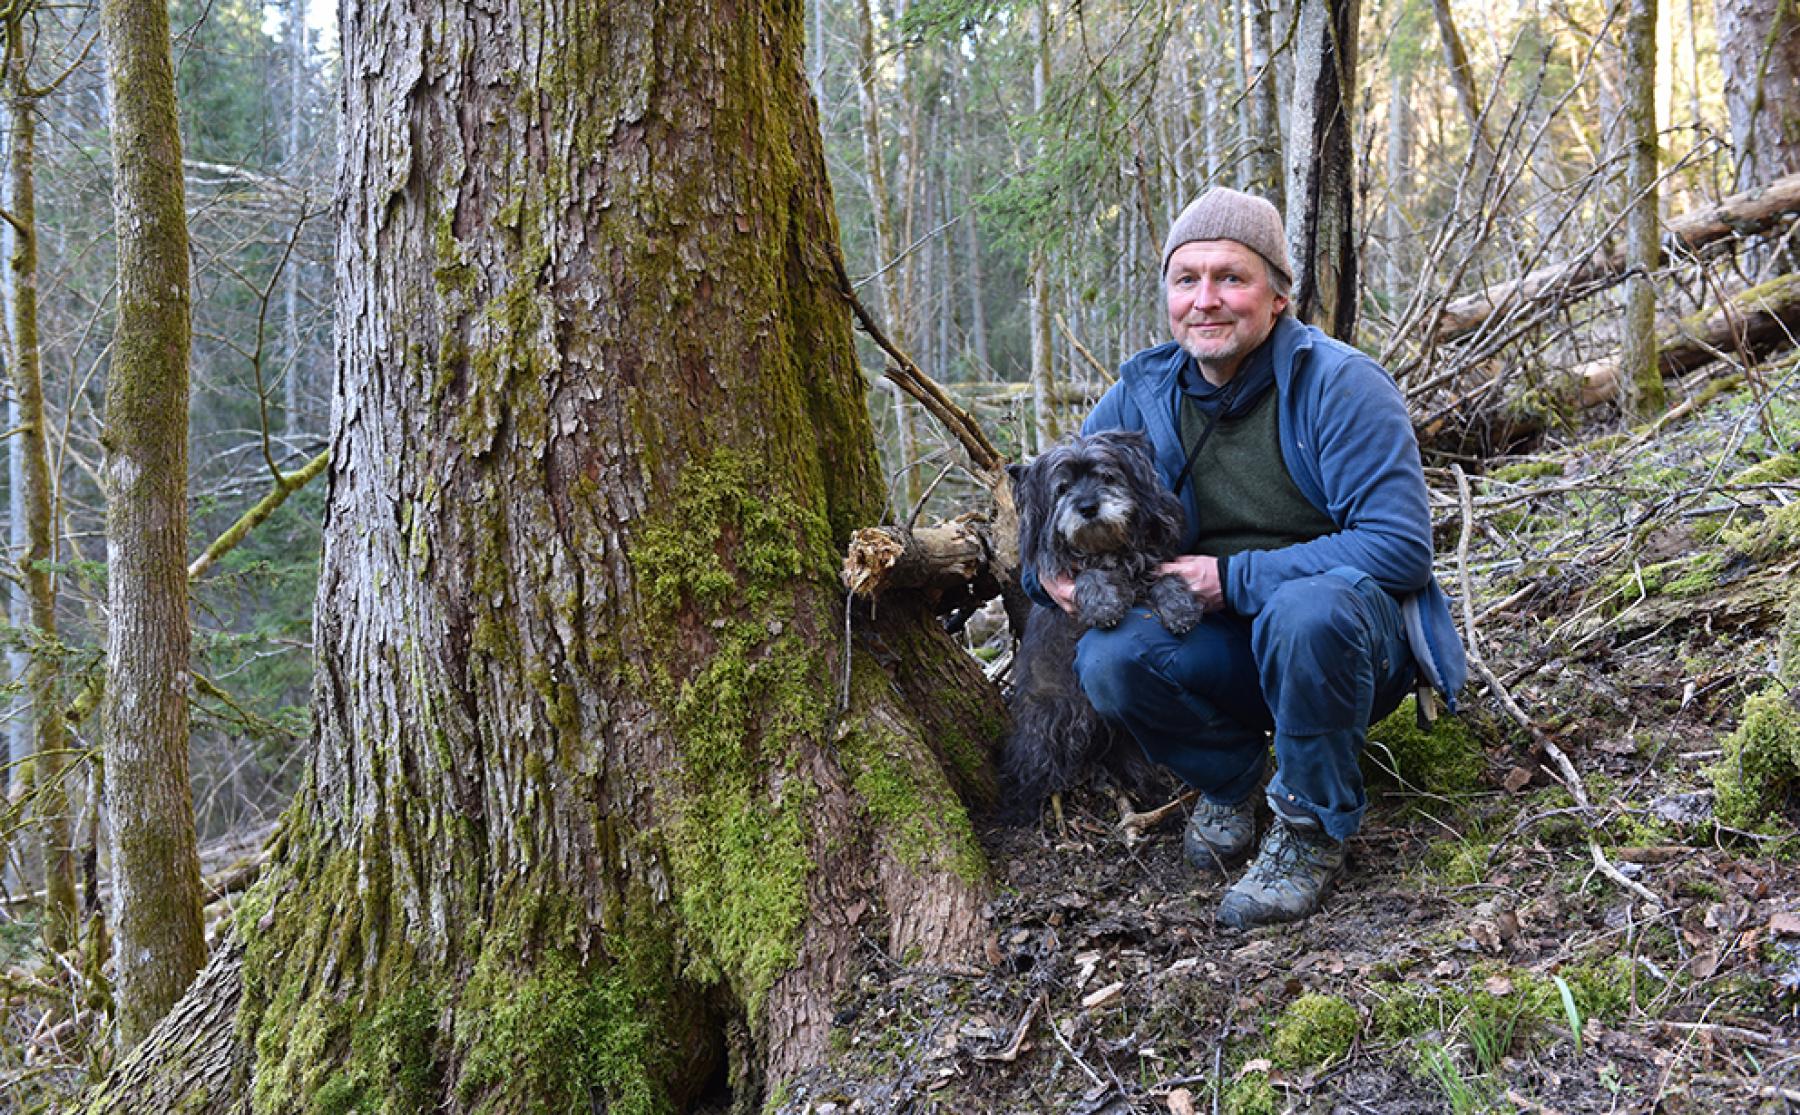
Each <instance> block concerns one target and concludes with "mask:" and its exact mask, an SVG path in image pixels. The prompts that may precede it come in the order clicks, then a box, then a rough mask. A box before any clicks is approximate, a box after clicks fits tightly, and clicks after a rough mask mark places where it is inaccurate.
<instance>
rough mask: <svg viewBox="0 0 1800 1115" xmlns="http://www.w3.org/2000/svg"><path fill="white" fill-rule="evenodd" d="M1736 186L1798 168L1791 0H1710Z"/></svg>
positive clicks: (1799, 42)
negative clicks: (1734, 152)
mask: <svg viewBox="0 0 1800 1115" xmlns="http://www.w3.org/2000/svg"><path fill="white" fill-rule="evenodd" d="M1714 12H1715V19H1716V23H1717V27H1718V36H1719V67H1720V69H1722V70H1723V71H1724V72H1725V73H1726V74H1728V75H1730V79H1729V80H1727V81H1726V82H1725V111H1726V114H1727V116H1729V117H1730V120H1731V142H1732V145H1733V146H1734V147H1735V148H1736V149H1737V187H1738V188H1739V189H1743V188H1746V187H1748V186H1750V185H1752V184H1753V183H1757V182H1767V181H1768V180H1770V179H1771V178H1774V177H1776V176H1777V175H1783V174H1794V173H1797V172H1800V9H1796V7H1795V4H1794V0H1715V4H1714Z"/></svg>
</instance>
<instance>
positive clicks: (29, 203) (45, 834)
mask: <svg viewBox="0 0 1800 1115" xmlns="http://www.w3.org/2000/svg"><path fill="white" fill-rule="evenodd" d="M24 23H25V20H24V18H23V17H22V16H20V15H15V16H13V17H11V18H9V19H8V20H7V21H6V25H5V28H4V30H5V35H6V44H5V51H6V53H5V74H4V77H3V80H4V83H5V97H6V107H7V116H8V123H9V125H10V127H9V133H10V134H9V143H8V150H7V155H8V160H7V161H8V167H7V170H8V174H7V198H6V206H7V212H8V214H9V215H10V216H11V218H12V220H11V222H9V224H8V226H7V230H8V234H9V235H8V239H9V240H10V242H11V248H12V250H11V252H10V253H8V254H9V256H10V259H9V261H8V262H9V273H8V276H7V281H6V294H7V298H6V336H7V339H8V340H9V341H10V342H11V347H10V350H9V351H8V352H7V364H8V369H7V370H8V371H9V372H10V373H11V376H12V382H13V387H14V390H15V391H16V392H17V394H18V421H17V423H16V424H15V425H14V426H13V427H12V429H13V430H15V431H16V433H17V441H18V444H19V450H18V451H19V458H20V461H19V463H20V468H19V470H18V472H17V474H16V478H15V481H14V482H15V483H18V484H20V485H21V486H20V489H19V491H18V495H19V496H20V497H22V498H21V504H22V506H21V508H20V510H22V511H23V513H24V521H23V523H22V524H21V525H22V526H23V527H24V542H25V545H24V547H23V548H22V549H21V550H20V553H19V574H20V580H21V581H22V582H23V584H24V587H25V596H26V599H27V601H28V608H27V614H28V617H29V621H30V629H31V634H30V640H31V655H30V659H29V665H28V666H27V667H26V670H25V690H26V693H27V694H28V695H29V696H30V701H31V711H30V716H29V719H28V721H27V723H28V724H29V725H30V731H31V742H30V744H29V746H28V747H26V748H25V749H24V751H25V753H26V754H28V755H30V756H31V766H32V779H31V781H32V785H31V787H30V792H31V794H32V801H33V805H32V810H31V812H32V816H33V818H34V819H35V821H36V824H35V825H34V826H33V828H34V829H35V830H36V835H37V849H38V859H39V862H40V863H41V864H42V867H43V879H44V894H45V902H44V912H43V914H44V922H43V925H44V943H45V944H46V945H48V946H49V947H50V948H52V949H55V950H58V951H60V950H63V949H66V948H68V947H69V945H70V944H71V942H73V941H74V939H75V922H76V910H75V853H74V849H73V846H72V845H71V843H70V839H69V793H68V788H67V786H66V785H65V784H64V768H65V766H66V762H65V755H64V752H65V751H66V750H67V747H68V741H67V738H66V737H67V729H66V726H65V723H64V721H63V717H62V688H63V687H62V667H61V664H60V660H59V659H60V656H59V653H58V647H57V639H56V583H55V581H54V580H52V578H51V575H50V567H51V564H52V563H53V562H54V561H55V560H56V551H55V546H54V542H53V539H54V537H55V529H54V515H55V511H54V509H53V508H52V501H51V491H52V489H53V488H54V486H55V485H54V483H53V482H52V480H51V474H50V450H49V436H48V430H47V428H46V425H47V423H46V417H45V414H44V380H43V372H42V361H41V360H40V358H39V347H38V301H37V295H38V273H37V265H38V253H37V193H36V186H35V176H36V172H37V167H36V161H37V105H38V101H37V97H36V95H35V94H34V92H33V90H32V87H31V80H30V76H29V74H28V73H27V72H26V61H27V59H28V58H29V57H30V53H29V50H28V44H27V43H26V41H25V38H24V36H23V34H22V31H23V25H24Z"/></svg>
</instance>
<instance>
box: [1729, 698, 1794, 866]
mask: <svg viewBox="0 0 1800 1115" xmlns="http://www.w3.org/2000/svg"><path fill="white" fill-rule="evenodd" d="M1794 692H1796V691H1792V690H1785V689H1783V688H1782V687H1781V686H1780V685H1779V684H1771V685H1769V686H1767V687H1765V688H1764V689H1763V690H1762V692H1760V693H1757V694H1756V695H1754V696H1752V697H1751V698H1750V699H1749V700H1747V701H1745V702H1744V713H1743V718H1742V720H1741V721H1740V722H1739V724H1738V727H1737V730H1736V731H1734V732H1732V733H1731V735H1729V736H1727V737H1726V738H1725V742H1724V745H1723V748H1724V754H1723V755H1721V756H1720V758H1719V762H1718V764H1717V765H1715V766H1714V767H1713V768H1712V772H1711V773H1712V783H1713V791H1714V794H1715V809H1716V811H1717V813H1718V817H1719V820H1721V821H1723V822H1724V823H1725V824H1727V825H1730V826H1731V827H1733V828H1740V829H1752V830H1763V829H1766V828H1768V827H1769V826H1770V822H1771V821H1772V820H1773V817H1772V814H1773V813H1774V811H1775V810H1776V809H1777V808H1778V807H1779V806H1780V804H1781V801H1782V798H1783V797H1784V796H1785V794H1786V793H1787V791H1788V790H1789V789H1790V788H1791V787H1792V786H1793V784H1794V781H1795V779H1796V778H1800V709H1796V707H1795V703H1794V699H1793V694H1794Z"/></svg>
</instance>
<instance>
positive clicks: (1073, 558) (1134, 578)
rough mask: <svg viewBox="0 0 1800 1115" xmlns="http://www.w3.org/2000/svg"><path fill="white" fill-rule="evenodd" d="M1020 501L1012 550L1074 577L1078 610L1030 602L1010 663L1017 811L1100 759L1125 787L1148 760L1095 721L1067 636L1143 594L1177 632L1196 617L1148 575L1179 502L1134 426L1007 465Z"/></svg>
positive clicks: (1040, 567)
mask: <svg viewBox="0 0 1800 1115" xmlns="http://www.w3.org/2000/svg"><path fill="white" fill-rule="evenodd" d="M1008 473H1009V474H1010V476H1011V477H1012V482H1013V496H1014V501H1015V502H1016V503H1017V505H1018V508H1019V557H1020V561H1021V563H1022V564H1023V565H1025V566H1027V567H1029V568H1031V569H1034V570H1035V571H1036V572H1037V574H1038V576H1039V577H1040V578H1047V577H1050V576H1062V577H1067V576H1073V577H1074V579H1075V614H1074V615H1072V616H1071V615H1069V614H1067V613H1065V612H1064V611H1062V610H1061V609H1060V608H1033V609H1031V615H1030V617H1029V618H1028V619H1027V621H1026V624H1025V635H1024V638H1023V639H1021V640H1020V642H1019V651H1018V655H1017V657H1016V658H1015V659H1014V665H1013V677H1014V686H1013V695H1012V710H1013V724H1014V728H1013V733H1012V736H1011V737H1010V738H1009V739H1008V740H1007V743H1006V751H1005V755H1004V758H1003V761H1002V773H1003V775H1004V777H1005V779H1006V782H1007V784H1008V787H1009V789H1010V791H1011V793H1010V795H1009V796H1010V798H1011V802H1010V805H1011V810H1010V811H1011V812H1012V813H1013V814H1014V815H1015V816H1029V815H1031V814H1032V813H1035V811H1036V809H1037V807H1038V806H1039V804H1041V803H1042V801H1043V800H1044V798H1045V797H1047V796H1048V795H1050V794H1052V793H1057V792H1060V791H1062V790H1065V789H1068V788H1070V787H1072V786H1073V785H1074V784H1075V783H1076V782H1077V781H1078V780H1079V778H1080V776H1081V774H1082V772H1083V771H1084V770H1085V769H1086V768H1087V767H1088V766H1089V765H1091V764H1094V763H1099V764H1101V765H1102V766H1103V767H1104V768H1105V769H1106V771H1107V773H1109V774H1110V775H1111V776H1112V777H1113V778H1114V779H1115V780H1116V781H1118V782H1122V783H1124V784H1125V785H1126V786H1127V787H1128V788H1132V789H1141V788H1143V787H1145V786H1146V785H1147V784H1148V781H1149V779H1150V778H1151V776H1152V771H1153V768H1152V767H1151V766H1150V764H1149V763H1148V762H1147V761H1146V760H1145V758H1144V756H1143V753H1142V751H1141V750H1140V749H1139V748H1138V746H1137V744H1136V742H1135V741H1133V740H1131V739H1130V738H1129V736H1128V735H1127V734H1126V733H1125V732H1124V731H1122V730H1120V729H1117V728H1114V727H1113V726H1112V725H1110V724H1107V723H1106V722H1105V721H1103V720H1102V719H1101V718H1100V716H1099V714H1097V713H1096V712H1095V711H1094V707H1093V705H1091V704H1089V703H1088V699H1087V696H1086V694H1084V693H1083V692H1082V691H1081V685H1080V683H1079V682H1078V681H1077V680H1076V678H1075V644H1076V642H1077V641H1078V640H1079V639H1080V638H1081V635H1082V633H1083V632H1084V631H1086V630H1087V629H1088V628H1090V627H1103V628H1110V627H1113V626H1115V625H1116V624H1117V623H1118V622H1119V621H1120V620H1121V619H1123V618H1125V613H1126V611H1127V609H1129V608H1130V607H1131V606H1132V605H1133V604H1135V603H1137V602H1138V601H1139V600H1148V602H1149V605H1150V608H1151V610H1152V611H1154V612H1155V613H1156V615H1157V618H1159V619H1160V620H1162V623H1163V626H1165V627H1167V628H1168V629H1169V630H1170V631H1172V632H1174V633H1175V634H1177V635H1181V634H1185V633H1186V632H1188V631H1190V630H1192V629H1193V627H1194V625H1195V624H1197V623H1199V622H1200V617H1201V614H1202V609H1201V607H1200V603H1199V601H1197V600H1195V599H1194V597H1193V594H1192V593H1190V592H1189V591H1188V588H1187V585H1186V584H1184V583H1183V582H1182V581H1181V579H1180V578H1179V577H1171V576H1163V577H1159V576H1157V575H1156V567H1157V565H1158V564H1159V563H1161V562H1163V561H1166V560H1167V559H1169V558H1171V557H1173V556H1175V554H1176V552H1177V547H1179V546H1180V544H1181V534H1182V527H1183V517H1182V512H1181V504H1180V503H1179V502H1178V501H1177V500H1176V499H1175V497H1174V496H1173V495H1172V494H1171V493H1170V492H1169V490H1168V489H1167V488H1166V487H1164V486H1163V484H1162V481H1161V480H1160V479H1159V478H1158V477H1157V475H1156V468H1155V465H1154V464H1153V463H1152V461H1151V459H1150V446H1149V443H1148V441H1147V440H1146V439H1145V438H1144V436H1143V435H1142V434H1139V433H1132V432H1126V431H1109V432H1106V433H1101V434H1096V435H1093V436H1091V437H1076V438H1070V439H1068V440H1066V441H1064V442H1061V443H1059V444H1057V445H1055V446H1053V447H1051V448H1050V449H1048V450H1046V451H1045V452H1044V453H1042V454H1040V455H1039V456H1038V457H1037V458H1036V459H1034V460H1033V461H1031V462H1030V463H1029V464H1026V465H1013V466H1012V467H1011V468H1010V469H1008Z"/></svg>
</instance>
